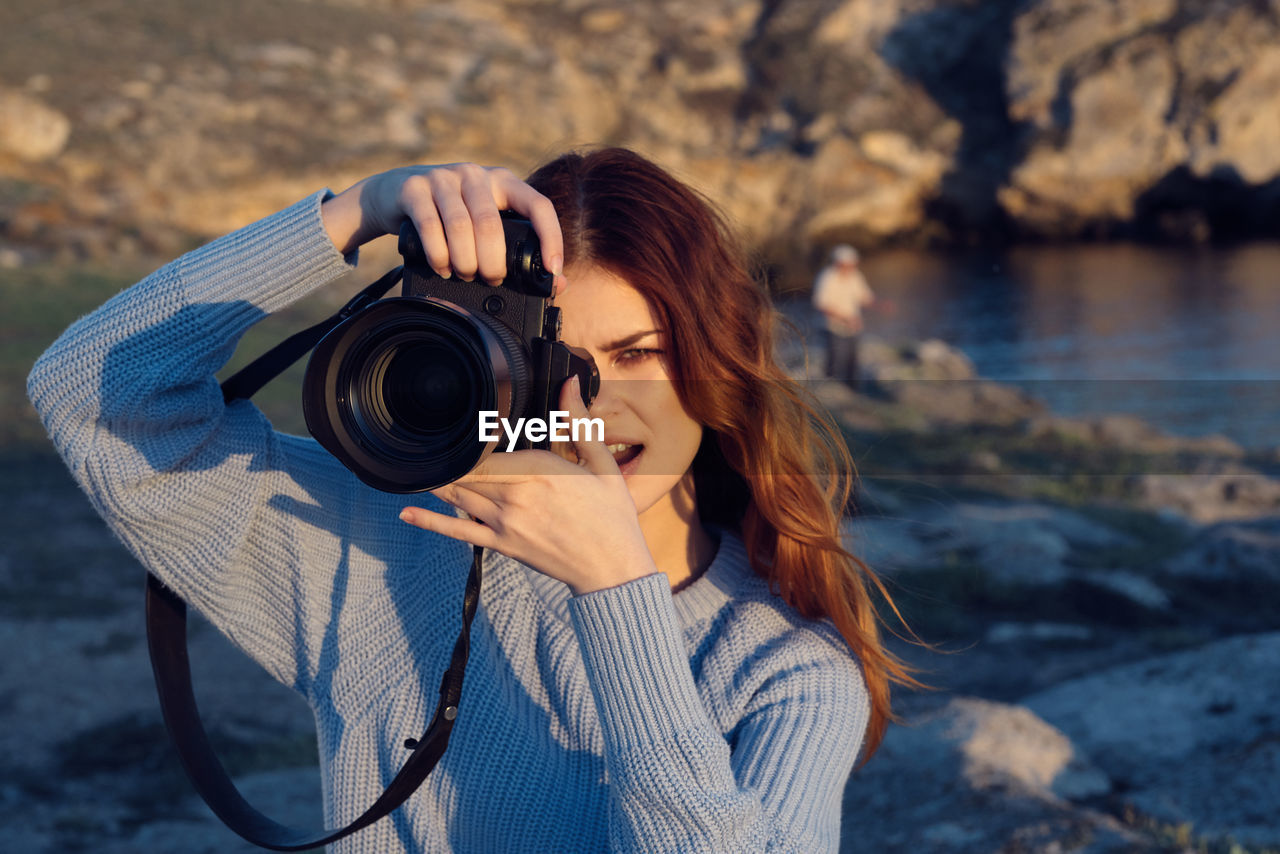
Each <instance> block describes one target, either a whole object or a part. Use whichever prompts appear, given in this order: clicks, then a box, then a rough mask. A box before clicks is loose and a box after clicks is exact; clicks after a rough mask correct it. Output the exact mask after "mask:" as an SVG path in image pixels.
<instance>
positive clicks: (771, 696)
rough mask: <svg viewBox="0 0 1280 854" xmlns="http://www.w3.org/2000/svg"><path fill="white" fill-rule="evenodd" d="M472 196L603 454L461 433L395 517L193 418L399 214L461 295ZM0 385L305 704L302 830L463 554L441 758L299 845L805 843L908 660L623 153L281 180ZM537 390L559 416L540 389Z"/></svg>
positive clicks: (219, 408) (844, 463)
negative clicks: (249, 344) (313, 741)
mask: <svg viewBox="0 0 1280 854" xmlns="http://www.w3.org/2000/svg"><path fill="white" fill-rule="evenodd" d="M500 208H511V209H513V210H516V211H518V212H520V213H522V214H524V215H525V216H527V217H528V218H529V219H530V220H531V221H532V222H533V224H534V227H535V229H536V230H537V232H538V234H539V236H540V238H541V241H542V247H543V256H544V258H545V259H546V262H547V266H548V267H549V268H550V269H552V270H553V271H554V272H555V273H556V274H557V280H556V290H557V292H558V297H557V304H558V305H560V306H561V308H562V309H563V313H564V319H565V325H564V335H563V337H564V339H565V341H566V342H567V343H569V344H572V345H577V346H582V347H585V348H586V349H587V350H588V351H589V352H590V353H591V354H592V356H593V357H594V358H595V361H596V364H597V365H598V366H599V369H600V374H601V381H602V382H601V391H600V394H599V396H598V397H597V398H596V400H595V401H594V402H593V404H592V407H591V410H590V413H589V414H590V415H591V416H592V417H600V418H603V420H604V422H605V436H604V442H588V441H585V440H584V441H581V442H577V443H575V445H574V448H573V453H572V454H567V455H566V456H568V457H571V458H572V459H566V458H562V457H561V456H557V455H555V454H552V453H548V452H540V451H525V452H517V453H514V454H494V455H492V456H490V457H489V458H488V460H486V462H485V463H484V464H483V465H482V466H481V467H479V468H478V469H477V470H476V471H474V472H472V473H471V474H470V475H468V476H466V477H464V478H462V479H461V480H459V481H457V482H455V483H454V484H451V485H449V486H446V487H444V488H442V489H439V490H436V491H435V492H434V495H433V496H432V497H424V498H425V500H422V501H417V502H415V503H414V504H413V505H411V506H409V507H405V501H404V499H403V497H398V496H394V495H388V494H384V493H379V492H376V491H374V490H371V489H369V488H367V487H365V486H363V485H362V484H360V483H359V482H358V481H357V480H356V479H355V477H354V476H353V475H352V474H351V473H350V472H348V471H347V470H346V469H344V468H343V467H342V466H341V465H340V464H339V463H338V462H336V461H335V460H334V459H333V458H331V457H329V455H328V454H326V453H325V452H323V451H322V450H320V449H319V448H318V446H317V445H316V444H315V443H314V442H313V441H311V440H309V439H302V438H298V437H292V436H286V435H282V434H278V433H275V432H274V431H272V429H271V427H270V425H269V424H268V423H267V421H266V420H265V418H263V417H262V415H261V414H260V413H259V412H258V411H257V410H256V409H254V408H253V407H252V406H251V405H249V404H247V403H243V402H236V403H234V404H232V405H230V406H224V405H223V403H222V400H221V397H220V395H219V392H218V388H217V384H216V381H215V379H214V373H215V372H216V371H217V370H218V368H219V367H220V366H221V365H222V364H223V363H224V361H225V360H226V359H227V358H228V356H229V354H230V353H231V351H232V349H233V348H234V344H235V341H236V339H237V338H238V336H239V335H240V334H241V333H243V332H244V330H245V329H247V328H248V327H249V326H250V325H251V324H252V323H253V322H255V321H256V320H258V319H259V318H260V317H262V316H263V315H264V314H267V313H270V312H272V311H276V310H278V309H280V308H282V307H284V306H285V305H287V304H289V303H291V302H293V301H295V300H297V299H300V298H301V297H303V296H305V295H306V294H307V293H308V292H310V291H311V290H314V289H315V288H317V287H319V286H321V285H323V284H324V283H325V282H327V281H330V280H331V279H333V278H335V277H337V276H338V275H340V274H341V273H343V272H346V270H347V269H349V266H348V261H349V260H350V258H351V256H350V253H352V252H354V250H356V249H357V248H358V247H359V246H360V245H361V244H363V243H365V242H367V241H368V240H370V239H372V238H373V237H376V236H378V235H380V234H383V233H388V232H395V231H396V230H398V228H399V224H400V222H401V221H402V220H403V219H404V218H405V217H408V218H410V219H411V220H412V221H413V222H414V224H415V226H416V227H417V228H418V231H419V233H420V234H421V235H422V237H423V242H424V245H425V248H426V251H427V256H428V259H429V261H430V263H431V264H432V266H433V267H435V268H436V269H437V271H438V272H440V273H442V274H444V275H449V274H454V275H457V276H460V277H462V278H473V277H476V276H479V277H481V278H483V279H485V280H487V281H490V282H495V283H496V282H497V281H498V280H500V279H501V278H502V276H503V275H504V273H505V270H504V269H503V264H504V262H503V260H502V259H503V252H502V236H501V235H502V232H501V227H500V224H499V220H498V210H499V209H500ZM344 256H345V258H344ZM29 393H30V395H31V398H32V400H33V401H34V402H35V404H36V406H37V409H38V410H39V411H40V412H41V414H42V417H43V418H44V419H45V422H46V425H47V427H48V429H49V431H50V434H51V436H52V437H53V439H54V441H55V443H56V444H57V446H58V447H59V449H60V451H61V452H62V454H63V455H64V457H65V459H66V461H67V464H68V465H69V466H70V468H71V470H72V471H73V472H74V473H75V475H76V477H77V479H78V480H79V481H80V483H81V484H82V485H83V487H84V488H85V490H86V492H87V493H88V495H89V496H90V498H91V499H92V500H93V501H94V503H95V505H96V506H97V508H98V509H99V511H100V512H101V513H102V514H103V516H104V517H105V518H106V519H107V520H108V522H109V523H110V524H111V525H112V527H113V528H114V529H115V530H116V532H117V533H118V534H119V536H120V537H121V538H122V539H123V540H124V542H125V543H126V544H128V545H129V547H130V548H131V549H132V550H133V552H134V553H135V554H137V555H138V557H139V558H140V559H141V560H142V562H143V563H144V564H145V565H146V566H147V567H148V568H149V569H151V570H152V571H153V572H154V573H156V574H157V575H159V576H160V577H161V578H162V579H163V580H165V581H166V583H168V584H169V585H170V586H171V587H172V588H173V589H174V590H176V591H177V592H178V593H179V594H180V595H181V596H182V597H183V598H184V599H186V600H187V601H188V602H190V603H191V604H193V605H194V606H195V607H196V608H198V609H199V610H201V611H202V612H203V613H204V614H205V615H207V616H208V617H209V618H210V619H211V620H212V621H213V622H214V623H215V624H216V625H218V626H219V627H220V628H221V630H222V631H223V632H225V633H226V634H227V635H228V636H229V637H231V638H232V639H233V640H234V641H235V642H236V643H237V644H239V645H240V646H241V647H242V648H243V649H244V650H245V651H246V652H248V653H249V654H250V655H251V656H253V657H254V658H255V659H257V660H258V661H259V662H261V663H262V664H263V666H265V667H266V668H267V669H268V670H269V671H270V672H271V673H272V674H273V675H274V676H275V677H276V678H277V679H279V680H281V681H282V682H284V683H285V684H288V685H291V686H293V687H294V688H295V689H296V690H297V691H299V692H300V693H301V694H302V695H303V696H304V697H305V698H306V699H307V700H308V702H309V703H310V704H311V706H312V708H313V709H314V712H315V718H316V727H317V738H318V740H319V747H320V759H321V771H322V775H323V780H324V792H325V796H326V820H327V822H328V823H329V824H330V825H338V824H343V823H346V822H347V821H349V820H350V819H351V818H353V817H354V816H355V815H357V814H358V813H359V812H360V811H361V810H362V809H363V808H364V807H365V806H367V804H368V803H369V802H370V801H371V800H372V799H373V798H374V797H375V796H376V795H377V794H378V793H379V792H380V791H381V789H382V787H383V786H384V785H385V784H386V782H387V781H388V780H389V779H390V777H391V776H392V775H393V774H394V773H395V771H396V769H397V768H398V767H399V765H400V764H401V762H402V761H403V758H404V755H405V749H404V746H403V740H404V738H405V737H406V736H407V735H414V734H417V733H420V732H421V731H422V729H423V726H424V724H425V721H426V720H427V718H428V717H429V715H430V711H431V709H430V703H431V702H432V698H433V697H434V695H435V689H436V680H437V679H438V675H439V673H440V672H442V670H443V669H444V666H445V663H446V662H447V659H448V654H449V648H450V646H451V644H452V640H453V637H452V635H453V633H454V632H455V631H456V621H457V616H456V615H457V612H458V601H459V597H460V595H461V590H462V586H463V584H462V581H463V577H464V575H465V571H466V568H467V566H468V565H469V562H470V561H469V553H470V549H469V547H468V544H469V543H474V544H478V545H482V546H484V547H485V548H486V549H488V550H489V551H488V553H487V554H488V557H487V563H486V569H485V582H484V587H483V590H482V595H481V603H480V609H479V612H478V615H477V618H476V622H475V626H474V627H473V631H472V654H471V660H470V664H469V666H468V670H467V678H466V683H465V686H464V691H463V695H462V702H461V704H460V711H459V717H458V721H457V724H456V727H455V729H454V731H453V736H452V740H451V742H450V746H449V749H448V751H447V752H446V753H445V755H444V758H443V759H442V761H441V762H440V764H439V765H438V766H437V767H436V769H435V771H433V772H432V774H431V776H430V777H428V779H427V782H426V783H425V784H424V785H423V786H422V788H421V789H419V790H418V792H417V793H415V795H414V796H413V797H412V798H411V799H410V800H409V802H408V803H407V804H406V805H405V806H404V807H403V808H402V809H400V810H399V811H397V812H396V813H394V814H393V815H392V817H391V818H390V819H389V820H387V821H383V822H380V823H378V824H376V825H374V826H373V827H371V828H368V829H366V830H364V831H362V832H360V833H358V834H356V835H355V836H353V837H349V838H348V839H346V840H343V841H342V842H341V843H338V844H336V845H335V846H334V848H335V850H341V851H376V852H387V851H483V852H494V851H522V852H525V851H597V850H606V849H607V850H614V851H637V852H641V851H643V852H651V851H735V852H736V851H758V850H770V851H803V852H813V851H820V850H835V849H836V847H837V846H838V840H839V823H840V804H841V793H842V789H843V786H844V782H845V779H846V778H847V776H848V774H849V772H850V770H851V768H852V766H853V764H854V762H855V760H856V758H857V756H858V754H859V751H860V749H861V752H862V754H863V756H869V755H870V753H871V752H872V751H874V749H875V747H876V746H877V745H878V743H879V741H880V739H881V737H882V735H883V732H884V728H885V725H886V722H887V720H888V718H889V705H888V683H889V682H890V681H891V680H892V681H909V680H910V677H909V675H908V674H907V673H906V672H905V670H904V668H903V667H902V666H901V665H900V664H899V663H898V662H897V661H896V660H895V659H893V658H892V657H891V656H890V655H889V654H888V653H887V652H886V651H885V650H884V649H883V647H882V646H881V643H880V641H879V636H878V632H877V626H876V617H875V613H874V609H873V607H872V604H871V602H870V598H869V596H868V593H867V589H866V587H867V583H868V582H871V583H874V578H873V577H872V576H870V575H869V574H868V573H866V571H865V569H864V568H863V566H862V565H861V564H860V563H859V562H858V561H857V560H855V559H854V558H852V557H851V556H850V555H849V554H848V553H847V552H845V551H844V550H843V548H842V546H841V544H840V540H839V531H838V520H839V513H840V512H841V510H842V509H843V506H844V501H845V499H846V497H847V494H848V484H847V482H846V480H845V477H844V472H846V471H847V470H848V463H849V460H848V455H847V452H846V451H845V450H844V449H843V446H842V444H841V443H840V441H839V438H838V434H836V433H834V431H832V430H831V429H830V428H828V427H826V426H824V423H825V422H822V421H821V420H820V419H818V418H816V417H815V416H814V413H813V412H812V410H810V409H809V408H808V407H807V406H806V405H805V404H804V403H803V402H802V400H801V398H800V396H799V395H798V392H797V390H796V389H795V387H794V386H793V384H791V383H790V382H789V381H787V380H786V378H785V376H784V375H783V374H782V372H781V371H780V370H779V368H778V367H777V365H776V364H775V363H774V361H773V357H772V340H771V334H770V309H769V306H768V302H767V300H766V298H765V297H764V296H763V294H762V293H761V291H760V290H759V289H758V288H757V287H756V286H755V285H754V284H753V283H752V281H751V279H750V277H749V276H748V274H747V273H746V271H745V270H744V267H743V264H742V261H741V253H739V252H738V251H737V250H736V249H735V248H734V247H733V246H732V244H731V242H730V241H729V239H728V238H727V236H726V232H725V229H724V228H723V226H722V224H721V222H720V220H719V219H718V218H717V216H716V215H715V214H714V212H713V210H712V209H711V207H710V206H709V205H708V204H707V203H706V202H705V201H703V200H702V199H701V198H700V197H698V196H697V195H696V194H694V193H693V192H691V191H690V190H689V189H688V188H687V187H685V186H683V185H682V184H680V183H679V182H677V181H676V180H674V179H673V178H672V177H670V176H669V175H668V174H667V173H665V172H663V171H662V170H661V169H659V168H658V167H656V166H654V165H653V164H651V163H649V162H648V161H646V160H644V159H643V158H641V157H639V156H637V155H635V154H633V153H630V152H627V151H624V150H618V149H610V150H603V151H595V152H592V153H588V154H585V155H576V154H573V155H567V156H565V157H561V158H559V159H557V160H556V161H553V162H552V163H550V164H548V165H546V166H544V167H543V168H541V169H539V170H538V171H537V172H536V173H535V174H534V175H533V176H532V177H531V178H530V179H529V181H528V182H527V183H526V182H523V181H520V180H518V179H517V178H516V177H515V176H513V175H512V174H511V173H510V172H507V171H506V170H501V169H484V168H481V167H477V166H472V165H452V166H443V167H414V168H409V169H402V170H394V171H392V172H387V173H382V174H380V175H377V176H374V177H372V178H369V179H366V180H365V181H362V182H360V183H359V184H357V185H355V186H354V187H352V188H350V189H348V190H347V191H345V192H343V193H342V194H340V195H337V196H331V195H330V194H327V193H325V194H317V195H316V196H313V197H312V198H310V199H306V200H303V201H302V202H299V203H298V204H296V205H294V206H292V207H291V208H288V209H286V210H284V211H282V212H280V213H278V214H276V215H274V216H272V217H269V218H267V219H265V220H263V221H261V222H259V223H255V224H254V225H251V226H248V227H246V228H244V229H241V230H240V231H238V232H235V233H233V234H231V235H228V236H226V237H223V238H221V239H219V240H217V241H215V242H213V243H211V244H210V245H208V246H206V247H204V248H202V249H199V250H196V251H195V252H192V253H190V254H188V255H186V256H184V257H183V258H180V259H178V260H177V261H175V262H173V263H172V264H170V265H169V266H167V267H165V268H163V269H161V270H160V271H158V272H156V273H155V274H153V275H152V276H150V277H148V278H147V279H145V280H144V281H143V282H141V283H139V284H138V285H136V286H134V287H133V288H131V289H130V290H128V291H126V292H125V293H123V294H121V295H120V296H118V297H116V298H115V299H113V300H111V301H110V302H108V303H107V304H106V305H105V306H103V307H102V308H101V309H99V310H98V311H97V312H96V313H95V314H93V315H91V316H89V317H88V318H86V319H84V320H82V321H80V322H79V323H77V324H76V325H74V326H73V327H72V328H71V329H69V330H68V331H67V332H66V333H65V334H64V335H63V336H62V338H60V339H59V340H58V342H56V343H55V344H54V345H53V346H52V347H51V348H50V350H49V352H48V353H46V354H45V355H44V356H43V357H42V359H41V360H40V362H39V363H37V365H36V368H35V370H34V371H33V373H32V377H31V380H30V386H29ZM560 402H561V408H563V409H567V410H569V411H570V412H571V413H572V415H573V416H574V417H581V416H584V415H586V414H588V413H586V412H585V411H584V407H583V404H582V400H581V398H580V397H579V395H578V393H577V390H576V388H573V387H571V384H566V388H565V389H564V390H563V391H562V395H561V398H560ZM583 469H585V470H586V471H585V472H584V471H583ZM560 475H564V476H560ZM464 514H465V515H464ZM399 520H403V521H399Z"/></svg>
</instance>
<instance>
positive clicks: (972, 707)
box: [842, 697, 1137, 851]
mask: <svg viewBox="0 0 1280 854" xmlns="http://www.w3.org/2000/svg"><path fill="white" fill-rule="evenodd" d="M1110 788H1111V786H1110V781H1109V780H1108V779H1107V777H1106V775H1105V774H1104V773H1102V772H1101V771H1100V770H1099V769H1098V768H1097V767H1096V766H1095V765H1094V764H1093V763H1092V762H1091V761H1090V759H1089V758H1088V757H1087V756H1086V755H1085V754H1084V753H1083V752H1081V751H1080V750H1079V749H1078V748H1077V747H1076V746H1075V745H1073V744H1072V743H1071V741H1070V740H1069V739H1068V738H1067V737H1066V736H1065V735H1064V734H1063V733H1061V732H1059V731H1058V730H1056V729H1055V728H1054V727H1052V726H1050V725H1048V724H1046V723H1045V722H1044V721H1043V720H1041V719H1039V718H1038V717H1036V715H1034V714H1033V713H1031V712H1029V711H1028V710H1027V709H1025V708H1022V707H1019V706H1012V705H1006V704H1002V703H993V702H989V701H986V700H980V699H976V698H970V697H957V698H954V699H952V700H950V701H949V702H948V703H947V704H946V705H945V706H944V707H942V708H941V709H939V710H936V711H933V712H927V713H924V714H922V715H919V716H917V717H915V718H912V719H910V720H908V721H907V722H906V725H905V726H896V727H891V728H890V730H889V733H888V735H887V736H886V738H885V741H884V744H883V746H882V747H881V748H880V752H879V753H877V754H876V756H874V757H873V758H872V760H871V762H869V763H868V764H867V765H866V766H865V767H864V768H863V769H861V770H859V771H857V772H855V774H854V775H853V777H852V778H851V779H850V781H849V785H848V787H847V788H846V790H845V815H846V820H845V825H844V834H845V844H846V847H842V850H849V851H957V850H958V851H997V850H1019V851H1021V850H1035V851H1041V850H1044V851H1048V850H1063V849H1051V848H1042V847H1040V845H1045V844H1048V843H1049V841H1050V840H1051V839H1055V838H1056V839H1062V838H1072V837H1074V838H1080V837H1081V836H1083V837H1085V838H1088V839H1091V840H1092V843H1091V844H1090V845H1089V846H1088V847H1087V848H1085V849H1084V850H1089V851H1103V850H1112V846H1117V847H1119V846H1122V845H1124V844H1126V843H1132V842H1135V841H1137V839H1136V837H1135V835H1134V834H1132V833H1131V832H1129V831H1127V830H1126V829H1124V828H1123V827H1121V826H1120V825H1119V823H1118V822H1116V821H1114V820H1113V819H1110V818H1109V817H1106V816H1102V815H1099V814H1097V813H1095V812H1093V811H1091V810H1088V809H1085V808H1080V807H1077V806H1075V805H1074V804H1073V803H1072V800H1086V799H1088V798H1092V797H1097V796H1099V795H1103V794H1105V793H1106V792H1108V791H1109V790H1110ZM1033 840H1034V841H1033ZM1035 841H1038V842H1039V845H1037V844H1035ZM1020 843H1021V844H1020ZM1024 846H1025V847H1024ZM1069 850H1081V849H1079V848H1072V849H1069Z"/></svg>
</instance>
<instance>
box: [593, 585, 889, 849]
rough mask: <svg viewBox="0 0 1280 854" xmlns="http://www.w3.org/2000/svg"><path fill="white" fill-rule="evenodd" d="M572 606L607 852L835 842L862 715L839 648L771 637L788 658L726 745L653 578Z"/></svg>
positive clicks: (852, 669)
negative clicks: (602, 767) (593, 714)
mask: <svg viewBox="0 0 1280 854" xmlns="http://www.w3.org/2000/svg"><path fill="white" fill-rule="evenodd" d="M570 603H571V613H572V615H573V621H574V627H575V629H576V631H577V634H578V639H579V643H580V645H581V647H582V655H583V660H584V663H585V665H586V669H587V676H588V679H589V680H590V682H591V686H592V692H593V694H594V697H595V703H596V710H597V712H598V714H599V716H600V721H601V725H602V727H603V731H604V738H605V762H606V769H607V774H608V780H609V787H610V804H611V808H610V815H609V832H610V843H611V845H610V847H611V850H613V851H615V852H633V851H634V852H642V851H698V852H740V851H779V852H781V851H788V852H791V851H794V852H805V853H806V854H809V852H819V851H832V852H834V851H836V850H837V848H838V846H839V835H840V833H839V831H840V805H841V798H842V794H843V791H844V785H845V781H846V780H847V778H848V776H849V772H850V770H851V769H852V767H853V763H854V761H855V759H856V757H857V754H858V750H859V748H860V746H861V743H862V738H863V733H864V731H865V729H866V724H867V719H868V715H869V704H868V701H867V695H866V691H865V687H864V684H863V681H862V675H861V671H860V669H859V668H858V666H857V663H856V662H855V661H854V660H853V659H852V658H851V657H850V656H848V655H847V654H845V653H844V652H843V651H842V650H839V649H837V648H836V647H835V646H833V645H832V644H830V643H827V642H826V641H824V640H822V639H821V638H819V637H817V636H812V637H810V636H805V635H798V636H796V637H795V638H792V639H790V640H789V641H788V640H781V641H780V643H790V644H792V646H793V647H794V648H793V649H792V650H791V651H789V655H787V656H786V658H787V665H788V666H786V667H785V668H783V669H781V670H780V671H779V672H777V673H776V674H775V675H773V676H772V677H770V678H769V679H767V680H766V681H765V683H764V684H763V685H762V687H761V688H760V689H759V691H758V692H757V694H756V695H755V696H754V697H753V698H752V700H751V703H750V707H749V708H748V710H747V712H746V714H745V715H744V716H743V718H742V720H741V721H740V723H739V724H738V726H737V727H736V729H735V731H734V738H733V744H732V745H730V744H729V743H728V742H727V741H726V740H725V738H724V737H722V735H721V734H720V732H719V731H718V730H717V728H716V727H715V725H714V724H713V722H712V721H711V719H710V717H709V715H708V713H707V708H706V706H705V705H704V702H705V701H704V700H703V699H702V698H700V697H699V694H698V691H697V687H696V685H695V683H694V680H693V676H692V673H691V671H690V667H689V662H688V657H687V655H686V653H685V649H684V644H683V641H682V639H681V636H680V632H679V628H678V624H677V620H676V616H675V614H674V611H673V610H672V606H671V594H670V591H669V589H668V587H667V585H666V583H665V578H664V577H663V576H650V577H648V578H643V579H640V580H638V581H635V582H632V583H630V584H626V585H623V586H621V587H615V588H611V589H607V590H602V591H599V592H596V593H592V594H588V595H585V596H578V597H575V598H574V599H572V600H570ZM749 657H750V655H749V654H747V653H746V651H744V658H749ZM718 661H719V662H721V663H723V662H724V661H725V659H723V658H721V659H718ZM750 664H751V662H750V661H747V660H738V661H735V662H733V666H735V667H740V668H741V670H742V672H746V671H747V669H748V668H749V666H750ZM740 675H741V674H740V673H734V674H725V680H726V681H731V680H732V679H733V678H734V677H735V676H740ZM708 699H710V700H711V701H712V702H714V698H708Z"/></svg>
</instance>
